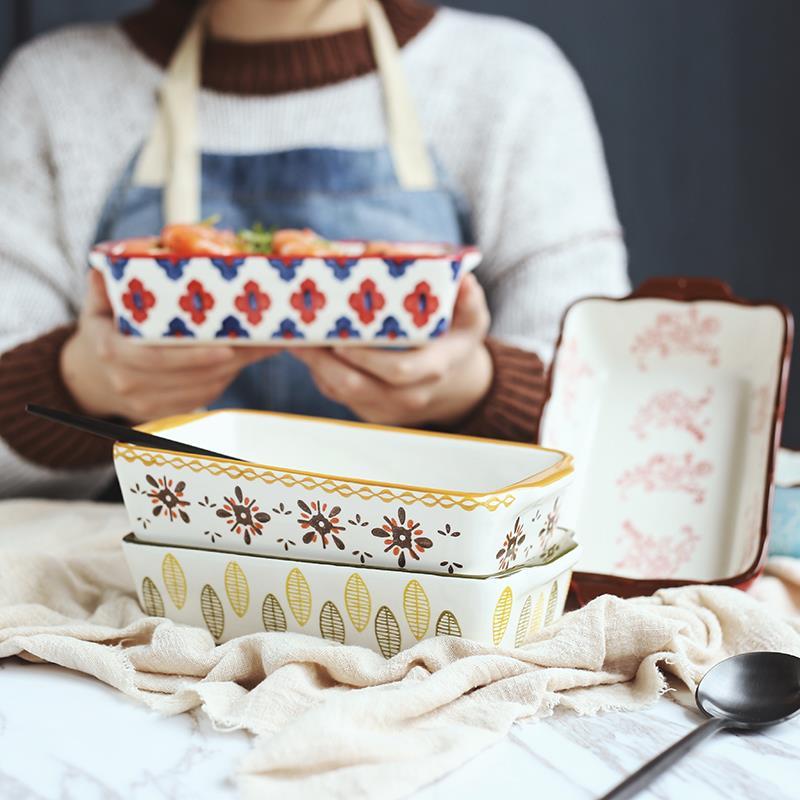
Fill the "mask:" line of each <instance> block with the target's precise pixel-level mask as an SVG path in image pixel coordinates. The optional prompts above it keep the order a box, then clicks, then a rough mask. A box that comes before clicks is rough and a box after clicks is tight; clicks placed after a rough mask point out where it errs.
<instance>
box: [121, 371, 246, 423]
mask: <svg viewBox="0 0 800 800" xmlns="http://www.w3.org/2000/svg"><path fill="white" fill-rule="evenodd" d="M229 383H230V381H227V380H226V381H217V382H213V383H211V382H210V383H208V384H206V385H205V386H203V387H202V388H201V389H200V390H198V388H197V387H189V388H184V389H173V390H171V391H159V392H154V391H152V390H151V391H150V392H148V393H143V392H140V393H138V394H137V395H134V396H132V397H131V398H130V399H129V401H128V403H127V408H126V413H125V416H126V417H127V418H128V419H130V420H132V421H133V422H145V421H147V420H151V419H158V418H159V417H170V416H172V415H174V414H186V413H189V412H190V411H194V410H195V409H198V408H202V407H203V406H206V405H208V404H209V403H211V402H213V401H214V400H216V399H217V397H219V395H220V394H222V392H223V391H224V390H225V388H226V387H227V386H228V384H229Z"/></svg>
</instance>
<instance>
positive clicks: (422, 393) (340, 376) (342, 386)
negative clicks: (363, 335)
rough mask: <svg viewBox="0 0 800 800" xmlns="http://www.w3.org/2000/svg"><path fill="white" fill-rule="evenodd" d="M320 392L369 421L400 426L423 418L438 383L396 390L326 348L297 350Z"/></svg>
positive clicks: (427, 383)
mask: <svg viewBox="0 0 800 800" xmlns="http://www.w3.org/2000/svg"><path fill="white" fill-rule="evenodd" d="M295 355H296V357H297V358H298V359H299V360H301V361H303V362H304V363H305V364H307V365H308V367H309V369H310V370H311V374H312V377H313V378H314V381H315V383H316V384H317V386H318V388H319V389H320V391H321V392H322V393H323V394H324V395H325V396H326V397H328V398H329V399H331V400H334V401H335V402H337V403H342V404H343V405H346V406H347V407H348V408H350V409H352V410H353V411H355V412H356V413H357V414H358V415H359V416H360V417H361V418H362V419H363V420H366V421H367V422H377V423H391V424H395V425H401V424H404V423H406V422H408V421H416V420H419V418H420V414H422V415H423V416H424V412H425V409H426V408H428V406H429V405H430V402H431V400H432V398H433V396H434V394H435V391H436V383H435V382H426V383H418V384H414V385H411V386H403V387H397V386H392V385H389V384H387V383H386V382H384V381H382V380H380V379H377V378H375V377H373V376H371V375H368V374H366V373H364V372H362V371H361V370H359V369H357V368H355V367H353V366H352V365H350V364H348V363H346V362H344V361H342V360H341V359H340V358H338V357H337V356H336V355H335V354H333V353H331V352H330V351H328V350H323V349H316V348H314V349H305V348H303V349H298V350H297V351H296V353H295Z"/></svg>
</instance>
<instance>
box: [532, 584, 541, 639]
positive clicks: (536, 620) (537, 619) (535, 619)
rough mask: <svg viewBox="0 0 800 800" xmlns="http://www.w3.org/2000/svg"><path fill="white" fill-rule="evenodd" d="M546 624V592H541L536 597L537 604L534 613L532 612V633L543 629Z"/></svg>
mask: <svg viewBox="0 0 800 800" xmlns="http://www.w3.org/2000/svg"><path fill="white" fill-rule="evenodd" d="M543 624H544V592H539V596H538V597H537V598H536V605H535V606H534V607H533V614H531V633H532V634H533V633H536V631H539V630H541V629H542V625H543Z"/></svg>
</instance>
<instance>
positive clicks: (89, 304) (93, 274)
mask: <svg viewBox="0 0 800 800" xmlns="http://www.w3.org/2000/svg"><path fill="white" fill-rule="evenodd" d="M82 313H83V315H85V316H88V317H96V316H103V317H110V316H111V301H110V300H109V299H108V293H107V292H106V284H105V281H104V280H103V276H102V275H101V274H100V273H99V272H98V271H97V270H96V269H90V270H89V281H88V284H87V286H86V297H85V299H84V302H83V311H82Z"/></svg>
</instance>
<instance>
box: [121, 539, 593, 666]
mask: <svg viewBox="0 0 800 800" xmlns="http://www.w3.org/2000/svg"><path fill="white" fill-rule="evenodd" d="M559 547H560V549H559V551H558V553H557V555H555V556H554V557H553V558H552V559H551V561H550V562H549V563H547V564H542V565H538V566H527V567H526V566H520V567H516V568H515V569H513V570H511V571H509V572H507V573H504V574H502V575H493V576H490V577H484V578H474V577H472V578H470V577H463V576H456V575H425V574H406V573H404V572H402V571H400V570H387V569H376V568H372V567H361V566H358V567H353V566H338V565H333V564H323V563H319V562H300V561H295V560H293V559H289V558H271V557H267V556H257V555H242V554H241V553H229V552H224V551H221V550H214V551H210V550H200V549H196V548H186V547H168V546H166V545H159V544H149V543H147V542H142V541H141V540H140V539H138V538H136V537H135V536H134V535H133V534H130V535H128V536H126V537H125V539H124V541H123V550H124V552H125V557H126V559H127V561H128V566H129V567H130V571H131V574H132V576H133V580H134V582H135V585H136V590H137V592H138V595H139V601H140V603H141V605H142V608H143V609H144V610H145V611H146V613H148V614H150V615H152V616H167V617H169V618H170V619H172V620H174V621H175V622H182V623H185V624H188V625H195V626H199V627H203V626H205V627H207V628H208V630H209V631H210V633H211V635H212V636H213V637H214V639H215V640H216V641H217V642H224V641H227V640H228V639H232V638H234V637H236V636H244V635H246V634H252V633H259V632H263V631H293V632H297V633H307V634H310V635H312V636H322V637H324V638H326V639H331V640H334V641H337V642H340V643H342V644H355V645H361V646H364V647H369V648H372V649H373V650H377V651H379V652H381V653H383V655H384V656H386V657H387V658H390V657H391V656H393V655H396V654H397V653H398V652H399V651H400V650H403V649H405V648H407V647H410V646H412V645H414V644H416V643H417V642H418V641H420V640H421V639H425V638H429V637H431V636H440V635H450V636H463V637H464V638H466V639H473V640H475V641H478V642H482V643H484V644H494V645H498V646H501V647H514V646H517V647H518V646H520V645H522V644H524V643H525V642H526V641H527V640H528V639H529V638H530V636H532V635H533V634H534V633H536V632H537V631H538V630H539V629H541V628H542V627H543V626H544V625H547V624H549V623H550V622H552V621H553V620H555V619H557V618H558V617H559V616H561V613H562V611H563V608H564V602H565V599H566V595H567V591H568V589H569V582H570V575H571V573H572V568H573V567H574V565H575V563H576V561H577V560H578V558H579V549H578V546H577V545H576V544H575V542H574V540H573V539H572V536H571V535H569V534H568V533H566V532H563V531H562V532H559Z"/></svg>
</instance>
